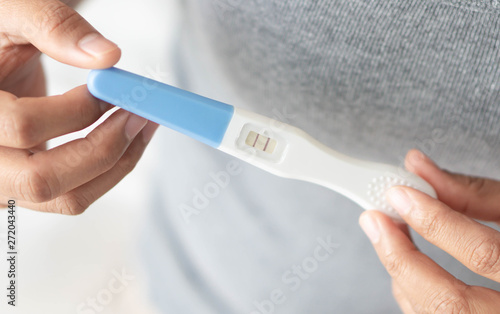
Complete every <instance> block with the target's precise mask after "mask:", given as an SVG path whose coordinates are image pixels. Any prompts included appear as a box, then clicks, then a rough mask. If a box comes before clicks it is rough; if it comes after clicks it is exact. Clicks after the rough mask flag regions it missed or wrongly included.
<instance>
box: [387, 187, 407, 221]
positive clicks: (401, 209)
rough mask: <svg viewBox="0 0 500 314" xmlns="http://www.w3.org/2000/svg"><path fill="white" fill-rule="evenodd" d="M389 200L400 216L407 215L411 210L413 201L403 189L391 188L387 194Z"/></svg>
mask: <svg viewBox="0 0 500 314" xmlns="http://www.w3.org/2000/svg"><path fill="white" fill-rule="evenodd" d="M386 197H387V200H388V201H389V203H391V205H392V207H394V208H395V209H396V211H397V212H398V213H399V214H400V215H406V214H408V212H410V209H411V200H410V198H409V197H408V194H407V193H406V192H405V191H403V190H402V189H401V188H390V189H389V190H388V191H387V193H386Z"/></svg>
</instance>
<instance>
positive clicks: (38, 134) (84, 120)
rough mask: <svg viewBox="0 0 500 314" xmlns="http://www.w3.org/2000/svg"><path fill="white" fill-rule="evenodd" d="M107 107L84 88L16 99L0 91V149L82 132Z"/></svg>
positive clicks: (22, 146) (33, 144) (25, 145)
mask: <svg viewBox="0 0 500 314" xmlns="http://www.w3.org/2000/svg"><path fill="white" fill-rule="evenodd" d="M110 108H111V105H109V104H107V103H104V102H102V101H100V100H98V99H96V98H94V97H92V95H90V93H89V92H88V90H87V87H86V86H80V87H77V88H75V89H73V90H71V91H69V92H67V93H65V94H63V95H58V96H50V97H33V98H16V97H15V96H13V95H12V94H9V93H6V92H2V91H0V146H7V147H15V148H30V147H33V146H36V145H39V144H40V143H44V142H46V141H47V140H49V139H52V138H55V137H57V136H60V135H64V134H67V133H71V132H74V131H78V130H82V129H84V128H86V127H88V126H89V125H91V124H92V123H94V122H95V121H97V119H99V118H100V117H101V115H102V114H103V113H104V112H106V111H107V110H108V109H110Z"/></svg>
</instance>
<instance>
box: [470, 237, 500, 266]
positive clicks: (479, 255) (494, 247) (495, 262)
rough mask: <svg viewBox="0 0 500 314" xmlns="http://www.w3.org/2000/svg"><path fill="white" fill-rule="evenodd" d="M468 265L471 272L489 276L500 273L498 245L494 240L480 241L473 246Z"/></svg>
mask: <svg viewBox="0 0 500 314" xmlns="http://www.w3.org/2000/svg"><path fill="white" fill-rule="evenodd" d="M469 265H470V266H471V268H472V271H474V272H476V273H478V274H482V275H491V274H496V273H499V272H500V245H499V243H498V242H497V241H495V240H494V239H489V238H486V239H481V240H478V244H475V245H473V249H472V252H471V254H470V257H469Z"/></svg>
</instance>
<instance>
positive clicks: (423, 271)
mask: <svg viewBox="0 0 500 314" xmlns="http://www.w3.org/2000/svg"><path fill="white" fill-rule="evenodd" d="M405 163H406V168H407V169H408V170H409V171H411V172H414V173H416V174H417V175H419V176H421V177H422V178H423V179H425V180H426V181H427V182H429V183H430V184H431V185H432V186H433V187H434V188H435V189H436V192H437V194H438V198H439V200H436V199H434V198H432V197H430V196H428V195H426V194H424V193H422V192H420V191H417V190H414V189H411V188H408V187H393V188H391V189H390V190H389V191H388V192H387V199H388V200H389V202H390V203H391V204H392V206H393V207H394V208H395V209H396V210H397V211H398V212H399V214H400V215H401V217H402V218H403V219H404V220H405V221H406V222H407V223H408V225H409V226H411V227H412V228H413V229H414V230H415V231H416V232H418V233H419V234H420V235H422V236H423V237H424V238H425V239H426V240H427V241H429V242H430V243H432V244H434V245H436V246H438V247H439V248H441V249H443V250H444V251H446V252H448V253H449V254H450V255H452V256H453V257H455V258H456V259H457V260H458V261H460V262H461V263H462V264H463V265H465V266H466V267H467V268H469V269H470V270H472V271H473V272H475V273H477V274H479V275H481V276H483V277H486V278H489V279H491V280H494V281H496V282H499V283H500V232H498V231H496V230H494V229H492V228H489V227H487V226H484V225H482V224H480V223H478V222H476V221H475V220H473V219H480V220H484V221H493V222H496V223H497V224H498V223H499V222H500V182H497V181H493V180H489V179H482V178H472V177H467V176H463V175H458V174H451V173H448V172H446V171H443V170H441V169H439V168H438V167H437V166H436V165H435V164H434V163H433V162H432V161H431V160H430V159H429V158H428V157H426V156H425V155H423V154H422V153H421V152H419V151H416V150H412V151H410V152H409V153H408V155H407V156H406V161H405ZM359 222H360V224H361V227H362V228H363V230H364V231H365V233H366V234H367V235H368V237H369V238H370V240H371V242H372V244H373V246H374V247H375V250H376V252H377V254H378V256H379V258H380V260H381V261H382V264H383V265H384V266H385V268H386V269H387V271H388V272H389V275H390V276H391V277H392V286H393V294H394V297H395V298H396V300H397V302H398V303H399V306H400V307H401V309H402V310H403V312H404V313H500V292H498V291H494V290H491V289H488V288H484V287H478V286H469V285H467V284H465V283H464V282H462V281H460V280H458V279H456V278H455V277H454V276H452V275H451V274H450V273H448V272H447V271H445V270H444V269H443V268H442V267H440V266H439V265H438V264H436V263H435V262H434V261H433V260H432V259H430V258H429V257H428V256H427V255H425V254H423V253H422V252H420V251H419V250H418V249H417V248H416V247H415V245H414V244H413V242H412V240H411V238H410V237H409V232H408V229H407V227H406V226H401V225H398V224H396V223H394V222H393V221H392V220H391V219H390V218H388V217H387V216H385V215H384V214H382V213H380V212H378V211H366V212H364V213H363V214H362V215H361V217H360V220H359Z"/></svg>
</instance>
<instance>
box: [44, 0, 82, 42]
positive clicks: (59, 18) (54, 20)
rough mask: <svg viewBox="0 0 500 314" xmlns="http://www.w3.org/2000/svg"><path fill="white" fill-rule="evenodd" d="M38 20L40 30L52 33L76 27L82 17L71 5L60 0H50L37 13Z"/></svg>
mask: <svg viewBox="0 0 500 314" xmlns="http://www.w3.org/2000/svg"><path fill="white" fill-rule="evenodd" d="M37 17H38V19H37V21H36V23H37V25H38V27H39V29H40V30H42V31H44V32H46V33H47V34H51V33H54V32H58V31H67V29H68V28H70V27H71V28H74V27H76V26H75V25H76V22H78V21H79V20H81V19H82V18H81V17H80V15H79V14H78V13H76V12H75V11H74V10H72V9H71V8H70V7H68V6H66V5H65V4H63V3H61V2H59V1H48V2H47V4H45V5H43V7H42V8H41V9H40V11H39V12H38V15H37Z"/></svg>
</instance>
